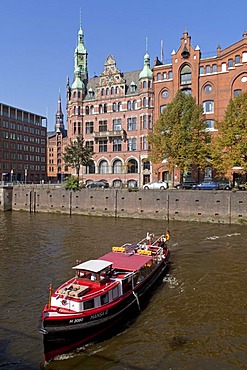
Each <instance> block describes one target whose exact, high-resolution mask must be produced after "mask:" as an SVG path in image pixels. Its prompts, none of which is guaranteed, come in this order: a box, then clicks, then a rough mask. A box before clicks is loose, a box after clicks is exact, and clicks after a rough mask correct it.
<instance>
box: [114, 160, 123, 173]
mask: <svg viewBox="0 0 247 370" xmlns="http://www.w3.org/2000/svg"><path fill="white" fill-rule="evenodd" d="M113 173H122V162H121V161H120V160H119V159H116V160H115V161H114V162H113Z"/></svg>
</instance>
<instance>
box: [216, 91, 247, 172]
mask: <svg viewBox="0 0 247 370" xmlns="http://www.w3.org/2000/svg"><path fill="white" fill-rule="evenodd" d="M217 128H218V134H217V137H216V139H215V142H214V145H213V146H212V153H211V157H212V164H213V166H214V168H215V169H216V170H217V172H218V173H219V174H226V173H227V172H228V171H229V170H231V169H232V168H233V167H240V168H242V172H243V173H244V172H246V171H247V92H246V93H241V94H239V95H238V96H237V97H236V98H235V99H234V100H232V99H231V100H230V102H229V104H228V106H227V109H226V113H225V117H224V120H223V121H222V122H220V123H219V124H218V127H217Z"/></svg>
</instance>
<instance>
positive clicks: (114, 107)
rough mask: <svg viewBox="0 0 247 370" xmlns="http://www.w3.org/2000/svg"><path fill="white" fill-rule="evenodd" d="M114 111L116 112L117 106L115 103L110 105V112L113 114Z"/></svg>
mask: <svg viewBox="0 0 247 370" xmlns="http://www.w3.org/2000/svg"><path fill="white" fill-rule="evenodd" d="M116 110H117V105H116V103H112V111H113V112H116Z"/></svg>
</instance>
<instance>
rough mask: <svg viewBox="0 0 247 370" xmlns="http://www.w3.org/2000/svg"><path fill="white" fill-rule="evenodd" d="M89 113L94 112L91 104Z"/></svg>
mask: <svg viewBox="0 0 247 370" xmlns="http://www.w3.org/2000/svg"><path fill="white" fill-rule="evenodd" d="M90 114H94V107H93V105H91V106H90Z"/></svg>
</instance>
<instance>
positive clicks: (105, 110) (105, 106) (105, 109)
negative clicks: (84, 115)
mask: <svg viewBox="0 0 247 370" xmlns="http://www.w3.org/2000/svg"><path fill="white" fill-rule="evenodd" d="M104 113H107V104H104Z"/></svg>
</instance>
